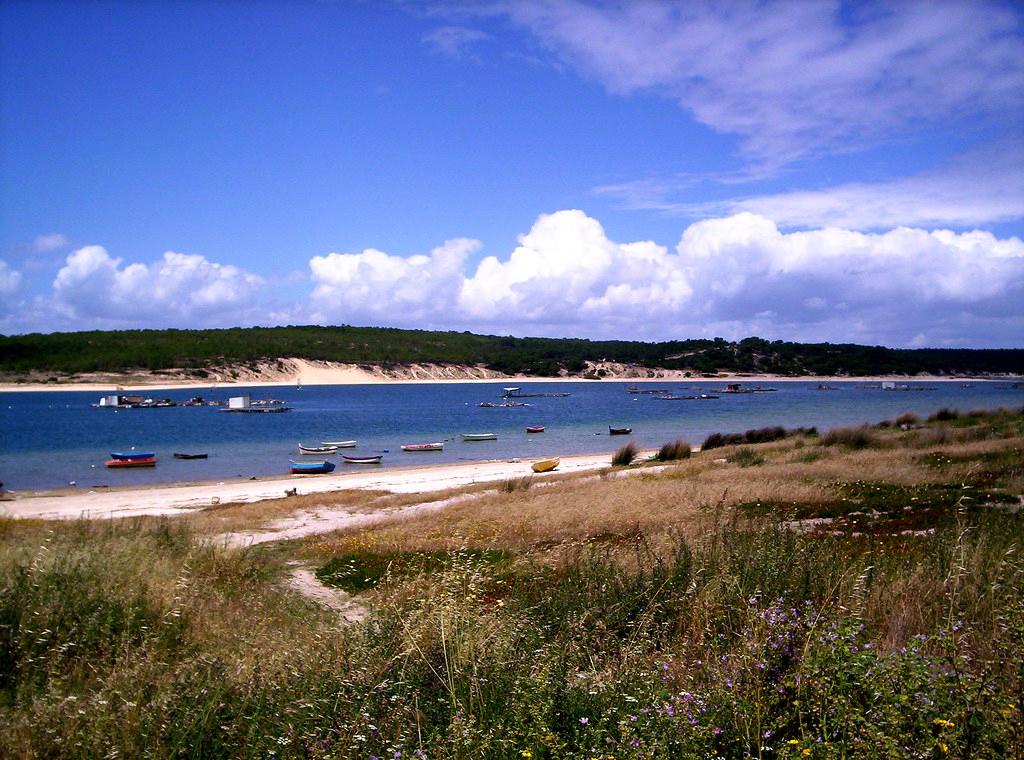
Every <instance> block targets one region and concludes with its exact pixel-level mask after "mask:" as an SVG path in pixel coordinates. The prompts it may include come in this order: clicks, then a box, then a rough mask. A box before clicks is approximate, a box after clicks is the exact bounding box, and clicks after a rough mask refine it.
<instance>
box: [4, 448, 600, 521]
mask: <svg viewBox="0 0 1024 760" xmlns="http://www.w3.org/2000/svg"><path fill="white" fill-rule="evenodd" d="M609 460H610V455H609V454H588V455H582V456H571V457H562V459H561V464H560V465H559V467H558V470H556V471H555V472H554V473H551V475H557V474H559V473H572V472H584V471H588V470H599V469H601V468H603V467H608V466H609ZM531 461H532V460H527V459H523V460H515V459H513V460H508V461H485V462H472V463H466V464H450V465H436V466H430V467H410V468H401V469H399V468H394V469H392V468H389V469H386V470H374V471H360V472H353V473H348V472H346V473H344V474H332V475H288V476H282V477H275V478H262V479H260V480H225V481H218V482H211V483H189V484H180V485H166V486H153V487H146V488H125V489H120V488H118V489H114V488H110V489H106V488H104V489H95V490H88V491H85V490H77V489H62V490H59V491H41V492H25V493H17V494H5V496H7V497H8V498H9V500H5V501H0V515H3V516H6V517H16V518H37V519H48V520H53V519H78V518H98V519H99V518H116V517H134V516H139V515H181V514H186V513H188V512H189V511H193V510H198V509H203V508H205V507H210V506H213V505H217V504H229V503H237V502H256V501H265V500H267V499H280V498H283V497H284V496H286V493H285V492H286V491H291V490H292V489H296V491H297V493H298V494H299V495H302V494H312V493H327V492H331V491H341V490H346V489H361V490H367V491H389V492H391V493H429V492H432V491H441V490H445V489H448V488H456V487H460V486H467V485H473V484H475V483H491V482H500V481H503V480H508V479H510V478H521V477H526V476H528V475H531V476H533V477H536V478H544V477H550V476H549V475H547V474H545V475H536V474H534V473H533V472H532V470H531V469H530V463H531Z"/></svg>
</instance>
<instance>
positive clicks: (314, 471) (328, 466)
mask: <svg viewBox="0 0 1024 760" xmlns="http://www.w3.org/2000/svg"><path fill="white" fill-rule="evenodd" d="M288 461H289V462H290V463H291V466H292V469H291V472H292V475H322V474H325V473H328V472H334V462H328V461H327V460H326V459H319V460H313V461H310V462H296V461H295V460H294V459H289V460H288Z"/></svg>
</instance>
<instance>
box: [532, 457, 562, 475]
mask: <svg viewBox="0 0 1024 760" xmlns="http://www.w3.org/2000/svg"><path fill="white" fill-rule="evenodd" d="M558 462H559V459H558V457H554V458H552V459H541V460H540V461H539V462H534V463H533V464H532V465H530V467H531V469H532V470H533V471H534V472H551V471H552V470H553V469H555V468H556V467H558Z"/></svg>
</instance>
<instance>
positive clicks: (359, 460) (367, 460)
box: [341, 454, 384, 464]
mask: <svg viewBox="0 0 1024 760" xmlns="http://www.w3.org/2000/svg"><path fill="white" fill-rule="evenodd" d="M341 458H342V459H344V460H345V462H347V463H348V464H380V460H381V459H383V458H384V456H383V455H382V454H375V455H373V456H369V457H354V456H351V455H349V454H342V455H341Z"/></svg>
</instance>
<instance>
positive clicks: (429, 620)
mask: <svg viewBox="0 0 1024 760" xmlns="http://www.w3.org/2000/svg"><path fill="white" fill-rule="evenodd" d="M1000 424H1003V423H1000ZM979 425H983V426H985V427H986V429H987V430H989V431H991V429H992V427H993V421H992V420H991V419H989V420H987V421H981V422H979ZM1006 425H1008V426H1010V427H1014V426H1016V427H1015V429H1018V430H1019V429H1020V421H1019V420H1017V419H1009V420H1007V421H1006ZM912 432H917V431H912ZM875 434H876V435H878V436H879V437H880V438H883V437H884V438H885V440H886V441H887V444H886V445H887V448H885V450H884V451H883V450H878V449H874V450H872V449H867V450H853V449H850V450H846V449H844V448H842V447H839V448H836V449H834V450H831V451H827V452H826V453H827V458H826V459H825V460H822V461H819V462H813V463H799V462H776V461H774V459H773V462H772V463H769V464H765V465H764V466H763V467H759V468H757V470H756V471H749V470H744V469H742V468H723V467H720V466H717V467H716V466H715V465H714V464H713V463H711V462H710V458H708V459H709V462H708V463H706V464H705V463H702V462H701V459H702V458H701V457H695V458H694V459H692V460H691V461H688V462H686V463H685V464H681V465H680V466H679V467H673V468H668V469H666V470H664V473H663V474H662V475H658V474H653V475H647V476H644V477H640V478H623V479H611V480H608V481H607V482H605V481H597V480H596V479H595V480H594V481H593V482H588V483H580V484H578V485H577V486H576V494H577V496H578V498H581V499H583V500H584V501H585V503H582V504H578V505H575V507H576V509H577V511H575V512H573V513H572V515H573V517H572V520H573V522H574V523H576V524H577V530H578V532H576V533H573V534H568V533H565V534H559V533H557V531H556V530H554V529H552V530H551V531H550V532H549V533H548V534H547V535H543V534H536V535H535V534H532V533H529V532H528V530H527V528H528V526H529V524H530V523H531V522H532V521H533V519H534V517H535V516H537V515H540V514H542V511H543V510H544V509H549V510H550V509H552V508H555V507H556V506H559V505H560V508H564V509H569V508H570V506H572V505H571V502H570V501H569V500H570V499H571V494H572V493H573V491H572V487H571V486H570V485H567V484H565V483H559V484H557V485H554V486H551V487H549V488H532V489H529V490H527V491H523V490H520V489H516V490H515V491H514V492H512V493H498V494H494V495H491V496H488V497H481V501H479V502H473V503H471V504H464V505H462V506H460V507H459V508H458V509H459V510H461V511H460V512H453V513H450V514H445V513H437V514H431V515H426V516H424V517H422V518H420V519H419V520H416V521H411V522H403V523H396V524H393V525H391V526H387V527H385V528H380V529H375V531H373V532H371V531H367V532H364V533H360V534H355V535H351V536H347V537H341V538H337V539H334V540H333V541H327V540H321V541H319V542H317V543H310V544H308V545H302V546H293V545H290V544H283V545H282V546H279V547H266V548H265V549H263V550H260V551H235V550H227V549H225V548H223V547H221V546H219V545H217V544H212V543H209V542H207V541H206V540H204V538H203V536H202V535H201V534H198V533H196V532H194V531H193V530H192V529H190V528H187V527H185V526H184V525H183V524H181V523H172V522H168V521H150V520H138V521H131V522H116V521H109V522H97V523H93V522H84V521H83V522H78V523H70V524H67V523H60V524H53V525H39V524H34V523H17V522H15V521H11V520H0V678H3V679H4V680H3V682H2V684H0V695H2V696H0V724H2V725H3V726H4V730H3V731H0V756H3V757H55V758H61V757H82V758H85V757H103V756H122V757H148V756H159V757H171V756H178V755H185V756H190V757H248V756H262V757H277V758H282V757H287V758H291V757H295V758H298V757H304V758H305V757H312V758H341V757H344V758H348V757H353V758H370V757H374V756H376V757H378V758H384V757H387V758H396V757H401V758H409V757H417V756H420V757H428V758H436V759H440V760H445V759H448V758H451V759H453V760H454V759H455V758H471V757H472V758H477V757H480V758H523V757H532V758H542V757H546V758H555V757H557V758H572V759H574V760H575V759H579V758H591V757H604V758H608V757H612V756H614V757H616V758H630V759H634V760H639V759H640V758H661V757H666V758H668V757H672V758H674V757H724V758H744V757H782V758H793V757H908V758H909V757H972V758H973V757H981V758H996V757H1019V756H1021V755H1022V753H1024V730H1022V728H1021V726H1022V721H1021V710H1022V707H1024V705H1022V703H1021V694H1024V670H1022V669H1021V668H1020V667H1019V661H1020V660H1019V653H1020V651H1021V649H1022V647H1024V553H1022V551H1021V550H1022V548H1024V516H1022V515H1021V514H1019V513H1014V512H1012V511H1001V510H999V509H995V508H991V507H985V506H984V505H982V504H974V505H973V506H969V505H968V502H967V500H966V499H965V498H962V496H961V495H962V494H969V493H973V492H977V491H979V490H980V488H977V487H974V481H972V480H970V479H971V478H975V477H978V478H981V477H984V483H985V488H986V489H991V490H992V492H993V493H995V492H996V491H998V492H1000V493H1002V494H1003V495H1004V496H1006V497H1011V496H1014V495H1019V490H1020V487H1021V485H1020V479H1019V478H1020V476H1019V473H1018V471H1019V459H1018V458H1015V457H1014V455H1013V452H1015V451H1017V450H1018V449H1019V447H1020V446H1021V445H1022V443H1024V441H1022V438H1021V437H1020V436H1019V435H1017V436H1016V437H1007V438H1006V439H1005V440H1003V441H1000V442H999V443H1000V445H999V446H996V445H994V444H993V443H992V442H984V443H973V444H970V445H965V446H963V448H960V449H956V448H953V446H954V444H950V445H949V446H948V447H947V448H945V449H943V451H942V453H941V455H937V454H935V453H934V452H932V451H929V450H921V449H910V450H903V449H902V448H900V447H898V446H897V445H896V444H895V443H893V442H894V441H905V442H908V445H912V442H913V440H914V438H913V437H912V436H911V435H910V434H909V433H907V434H903V433H901V432H899V431H897V430H890V431H876V433H875ZM901 436H902V437H901ZM889 446H891V448H890V447H889ZM815 448H816V450H819V451H820V449H817V447H815ZM750 450H751V451H755V452H756V449H750ZM894 460H898V461H894ZM887 468H888V469H887ZM679 471H682V472H683V473H684V474H685V477H680V476H679ZM887 472H888V473H892V474H893V480H894V481H895V480H897V479H898V480H900V481H905V482H910V483H911V484H912V485H906V484H903V485H900V484H898V483H896V482H888V483H881V482H870V483H869V482H867V481H864V480H859V479H858V478H866V477H868V476H869V475H870V476H871V477H874V478H878V477H880V476H881V474H883V473H887ZM947 474H948V475H949V476H950V478H952V479H951V480H949V482H946V481H944V480H943V477H945V476H946V475H947ZM897 476H898V478H897ZM787 478H789V479H788V480H787ZM815 478H817V479H820V480H822V481H824V482H827V483H830V484H832V483H834V482H835V481H837V480H838V481H841V482H842V483H845V485H843V487H842V489H840V491H839V492H837V493H835V494H833V495H832V496H829V493H830V492H829V491H828V489H826V488H820V489H819V488H817V487H815V489H813V490H812V489H809V487H808V486H807V485H806V481H807V480H809V479H810V480H814V479H815ZM915 478H916V479H917V480H914V479H915ZM855 479H856V480H855ZM757 484H761V488H762V490H761V491H760V493H761V494H762V496H763V497H765V499H764V501H763V502H762V506H763V507H764V508H763V509H761V510H759V511H757V512H756V515H757V516H754V517H748V516H746V515H747V514H748V512H746V511H741V510H736V509H734V508H733V506H732V505H733V503H734V500H735V499H736V498H737V496H736V494H737V493H742V494H744V496H743V498H747V496H749V495H750V494H751V493H756V491H751V490H748V489H753V488H755V486H756V485H757ZM954 486H955V489H954ZM801 488H803V489H805V490H800V489H801ZM623 493H625V494H628V498H629V499H630V500H631V502H632V503H634V504H640V505H643V504H645V503H646V504H648V505H649V509H650V510H651V511H652V512H654V513H656V514H654V515H650V516H648V519H647V522H645V523H644V527H641V526H640V525H639V522H637V524H636V525H635V527H633V528H631V529H629V528H628V527H627V526H625V525H620V526H619V529H617V530H614V531H612V530H609V529H608V525H609V523H606V522H602V521H600V520H595V521H594V522H593V523H587V514H588V511H587V510H588V509H589V510H590V511H592V512H598V511H599V508H600V507H601V506H602V500H603V499H608V498H612V497H614V498H615V499H618V498H620V497H621V496H622V494H623ZM666 493H667V494H670V495H672V496H674V500H675V501H674V503H675V504H676V508H675V509H673V508H672V504H673V501H672V499H670V498H667V497H665V494H666ZM715 493H717V494H718V495H717V496H714V497H712V496H711V494H715ZM801 493H802V494H804V496H803V497H801V498H803V499H804V501H803V502H801V504H800V505H799V506H801V508H802V509H805V510H815V509H816V510H819V512H823V511H824V510H826V509H829V508H831V507H834V506H836V505H837V504H847V502H846V501H843V500H844V499H845V500H849V499H852V498H854V497H856V499H859V500H860V502H858V504H859V507H860V511H863V512H871V513H875V512H878V513H884V514H885V516H886V518H887V519H889V520H890V521H891V525H889V526H888V527H887V528H884V529H883V527H884V526H883V527H878V526H876V529H874V530H871V531H866V530H858V531H857V532H856V534H851V533H841V532H838V531H833V530H826V529H822V530H819V531H817V532H797V531H794V530H791V529H789V528H788V523H787V522H786V520H787V519H789V518H787V517H786V516H784V514H783V511H782V510H781V509H780V510H775V509H774V508H773V507H772V505H771V504H769V503H768V501H769V499H768V497H771V500H772V501H773V502H778V503H780V504H781V502H782V501H783V498H784V497H788V498H789V500H790V501H791V502H796V501H799V498H798V496H797V494H801ZM958 494H959V495H958ZM919 497H921V498H919ZM923 497H927V498H926V499H924V500H926V501H928V502H929V504H930V506H929V508H930V509H932V510H933V511H934V514H935V519H934V520H933V521H932V523H931V525H930V529H929V530H928V531H926V532H923V533H920V534H908V533H905V532H904V531H903V530H902V526H903V522H902V521H903V520H904V519H905V518H904V516H905V515H906V514H908V511H907V509H905V507H909V510H910V513H911V514H912V513H914V512H916V511H917V510H918V506H917V502H919V501H921V500H922V498H923ZM940 497H941V498H942V499H945V502H943V504H944V507H943V508H944V511H943V512H942V513H941V514H940V513H939V512H938V511H936V510H937V509H938V507H937V506H936V504H937V502H938V500H939V499H940ZM829 498H831V499H832V500H833V502H828V499H829ZM485 499H493V500H496V503H495V509H494V510H493V511H484V510H483V507H482V506H481V505H482V504H486V503H489V502H486V501H485ZM899 499H903V500H904V501H898V500H899ZM691 500H696V503H693V504H690V503H688V502H689V501H691ZM883 502H884V503H883ZM615 504H616V505H617V506H616V507H615V508H616V509H619V508H624V506H625V504H626V502H625V501H622V502H615ZM502 506H503V507H504V508H503V509H502V508H501V507H502ZM791 506H792V504H790V507H791ZM854 506H857V505H853V506H850V505H848V504H847V506H846V507H844V508H853V507H854ZM865 507H867V508H866V509H865ZM883 507H884V508H883ZM531 510H535V511H531ZM687 510H692V512H691V511H687ZM637 514H639V513H637ZM929 514H931V513H929ZM684 516H685V519H686V520H688V521H690V522H697V521H699V522H700V525H701V526H702V527H701V529H700V530H697V529H694V528H693V527H692V526H682V525H681V524H680V523H681V521H682V519H683V517H684ZM604 519H605V517H602V518H601V520H604ZM872 519H876V518H872ZM481 523H487V525H486V526H485V527H486V533H485V532H483V531H481V532H480V533H479V534H478V535H479V536H481V537H480V538H477V539H473V538H472V536H471V534H470V529H471V528H473V527H477V528H480V527H481ZM684 527H686V528H687V530H684ZM826 527H828V526H826ZM474 535H476V534H474ZM483 536H486V538H483ZM375 537H376V538H377V539H379V540H376V541H375V540H373V539H374V538H375ZM356 538H360V540H359V541H357V540H356ZM414 540H415V542H417V543H422V544H423V545H424V546H422V547H419V548H416V549H411V548H406V547H405V545H404V544H403V541H405V542H407V543H412V542H413V541H414ZM457 541H463V542H464V543H466V544H467V548H462V549H459V548H453V546H454V545H455V543H457ZM341 547H347V548H345V549H344V551H343V550H342V548H341ZM296 557H302V558H304V559H305V560H307V561H316V562H317V563H318V564H319V566H320V567H321V568H322V573H321V574H322V575H323V577H325V578H326V579H328V580H331V579H334V580H335V581H336V582H338V583H339V584H340V585H343V586H344V587H346V588H348V589H350V590H351V591H353V592H356V593H359V594H360V596H361V600H362V601H363V602H365V603H366V605H367V606H369V607H370V608H371V609H372V612H371V614H370V616H369V617H368V619H367V620H366V621H365V622H364V623H362V624H359V625H354V626H346V625H343V624H342V622H341V621H340V620H339V619H338V618H337V617H335V616H333V615H332V614H331V613H329V612H327V611H324V610H321V609H318V608H317V607H315V606H314V605H312V604H310V603H307V602H306V601H304V600H303V599H301V598H299V597H297V596H295V595H294V594H292V593H290V592H288V591H286V590H285V589H284V588H283V587H282V585H281V579H282V577H283V574H284V573H285V572H286V571H287V568H288V565H287V564H286V563H287V562H289V561H290V560H291V559H293V558H296Z"/></svg>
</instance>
